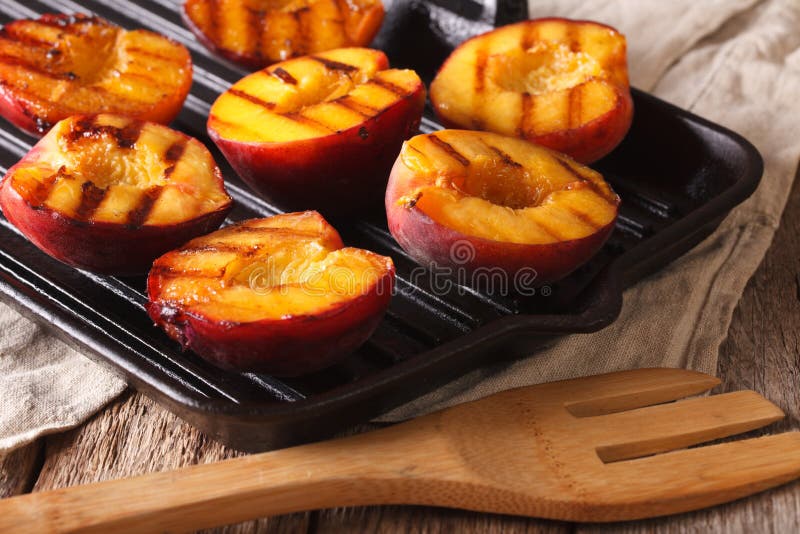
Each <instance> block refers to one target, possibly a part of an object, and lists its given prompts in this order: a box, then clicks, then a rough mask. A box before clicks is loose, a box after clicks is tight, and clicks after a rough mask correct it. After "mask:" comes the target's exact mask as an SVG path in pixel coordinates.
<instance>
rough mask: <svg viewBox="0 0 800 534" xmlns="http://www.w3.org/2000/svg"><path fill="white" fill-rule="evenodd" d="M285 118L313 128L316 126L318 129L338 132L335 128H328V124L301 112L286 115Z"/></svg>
mask: <svg viewBox="0 0 800 534" xmlns="http://www.w3.org/2000/svg"><path fill="white" fill-rule="evenodd" d="M283 116H284V117H286V118H287V119H291V120H293V121H295V122H299V123H301V124H309V125H311V126H316V127H318V128H323V129H325V130H328V131H330V132H335V131H336V130H334V129H333V128H331V127H330V126H328V125H327V124H323V123H321V122H319V121H316V120H314V119H312V118H311V117H306V116H305V115H303V114H302V113H301V112H297V111H292V112H290V113H284V114H283Z"/></svg>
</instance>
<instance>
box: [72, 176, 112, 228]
mask: <svg viewBox="0 0 800 534" xmlns="http://www.w3.org/2000/svg"><path fill="white" fill-rule="evenodd" d="M105 197H106V189H104V188H100V187H97V186H96V185H94V184H93V183H92V182H83V184H81V202H80V204H78V207H77V208H76V209H75V218H76V219H77V220H79V221H89V220H91V218H92V215H94V212H95V211H96V210H97V208H98V207H99V206H100V204H101V203H102V202H103V199H104V198H105Z"/></svg>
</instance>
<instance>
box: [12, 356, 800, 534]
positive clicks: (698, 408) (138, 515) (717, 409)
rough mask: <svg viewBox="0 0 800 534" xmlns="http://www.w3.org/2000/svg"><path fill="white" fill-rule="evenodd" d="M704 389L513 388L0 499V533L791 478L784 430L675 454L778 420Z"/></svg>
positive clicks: (686, 506)
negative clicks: (406, 417) (426, 410)
mask: <svg viewBox="0 0 800 534" xmlns="http://www.w3.org/2000/svg"><path fill="white" fill-rule="evenodd" d="M717 382H718V381H717V379H715V378H713V377H710V376H707V375H703V374H700V373H695V372H691V371H683V370H676V369H643V370H638V371H626V372H621V373H612V374H607V375H601V376H595V377H591V378H580V379H576V380H567V381H563V382H554V383H549V384H543V385H540V386H531V387H525V388H520V389H516V390H512V391H506V392H504V393H499V394H496V395H492V396H491V397H487V398H485V399H482V400H478V401H475V402H471V403H468V404H463V405H460V406H457V407H455V408H450V409H447V410H444V411H441V412H438V413H434V414H431V415H428V416H425V417H420V418H419V419H415V420H412V421H409V422H406V423H403V424H399V425H395V426H392V427H388V428H384V429H382V430H378V431H375V432H368V433H365V434H360V435H357V436H350V437H347V438H342V439H338V440H333V441H326V442H321V443H314V444H311V445H304V446H301V447H294V448H290V449H283V450H279V451H273V452H269V453H263V454H257V455H253V456H247V457H242V458H236V459H233V460H226V461H224V462H219V463H217V464H209V465H196V466H192V467H187V468H183V469H180V470H177V471H173V472H165V473H151V474H149V475H144V476H141V477H137V478H131V479H123V480H113V481H108V482H102V483H98V484H90V485H86V486H79V487H75V488H65V489H62V490H55V491H50V492H45V493H39V494H31V495H24V496H18V497H14V498H11V499H5V500H0V531H4V530H9V529H12V528H24V530H25V531H52V532H72V531H75V530H78V531H81V532H103V533H104V532H125V531H131V532H140V531H173V530H189V529H197V528H203V527H210V526H215V525H220V524H225V523H232V522H236V521H243V520H245V519H251V518H255V517H261V516H264V515H272V514H282V513H287V512H294V511H298V510H308V509H315V508H326V507H333V506H346V505H357V504H433V505H438V506H449V507H453V508H466V509H469V510H478V511H485V512H500V513H508V514H518V515H530V516H539V517H547V518H552V519H566V520H573V521H613V520H620V519H638V518H643V517H652V516H657V515H664V514H671V513H676V512H683V511H687V510H694V509H697V508H702V507H704V506H709V505H712V504H717V503H721V502H725V501H729V500H732V499H736V498H739V497H743V496H745V495H749V494H751V493H755V492H757V491H760V490H763V489H765V488H768V487H771V486H775V485H778V484H780V483H783V482H786V481H788V480H791V479H793V478H796V477H798V476H800V434H798V433H795V432H792V433H786V434H780V435H775V436H768V437H761V438H755V439H748V440H743V441H736V442H728V443H722V444H717V445H711V446H707V447H700V448H694V449H686V448H685V447H689V446H691V445H694V444H697V443H702V442H706V441H710V440H714V439H717V438H722V437H726V436H730V435H733V434H737V433H740V432H744V431H747V430H751V429H755V428H759V427H761V426H763V425H766V424H768V423H770V422H772V421H776V420H778V419H780V418H781V417H783V413H781V411H780V410H779V409H778V408H777V407H775V406H773V405H772V404H770V403H769V402H767V401H766V400H764V399H763V398H762V397H760V396H759V395H757V394H756V393H753V392H751V391H740V392H736V393H727V394H724V395H716V396H711V397H703V398H692V399H688V400H678V399H682V398H684V397H688V396H690V395H695V394H697V393H701V392H703V391H706V390H708V389H710V388H712V387H713V386H714V385H716V384H717ZM674 400H677V402H670V401H674ZM131 496H136V498H131Z"/></svg>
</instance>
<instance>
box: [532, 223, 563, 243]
mask: <svg viewBox="0 0 800 534" xmlns="http://www.w3.org/2000/svg"><path fill="white" fill-rule="evenodd" d="M535 224H536V226H538V227H539V228H541V229H542V230H543V231H544V233H546V234H547V235H549V236H550V237H552V238H553V239H555V240H556V241H564V239H563V238H562V237H561V234H559V233H558V232H556V231H555V230H553V229H552V228H550V227H549V226H547V225H546V224H543V223H542V222H541V221H536V222H535Z"/></svg>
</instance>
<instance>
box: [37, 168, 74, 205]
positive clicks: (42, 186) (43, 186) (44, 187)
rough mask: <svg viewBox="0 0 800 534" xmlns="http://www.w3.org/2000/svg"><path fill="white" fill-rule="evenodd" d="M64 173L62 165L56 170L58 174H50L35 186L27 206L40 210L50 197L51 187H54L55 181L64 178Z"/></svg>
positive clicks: (64, 169)
mask: <svg viewBox="0 0 800 534" xmlns="http://www.w3.org/2000/svg"><path fill="white" fill-rule="evenodd" d="M65 173H66V168H65V167H64V166H63V165H62V166H61V168H59V169H58V172H55V173H53V174H51V175H50V176H48V177H47V178H45V179H44V180H42V181H41V182H39V183H38V184H36V188H34V190H33V191H32V192H31V194H30V198H28V204H30V206H31V207H32V208H34V209H38V208H41V207H42V206H43V205H44V203H45V202H47V199H48V198H49V197H50V192H51V191H52V190H53V186H55V185H56V181H57V180H58V179H59V178H60V177H62V176H64V174H65Z"/></svg>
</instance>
